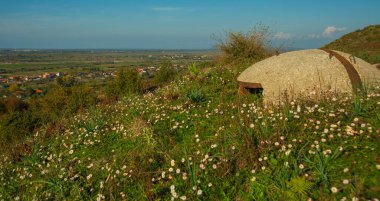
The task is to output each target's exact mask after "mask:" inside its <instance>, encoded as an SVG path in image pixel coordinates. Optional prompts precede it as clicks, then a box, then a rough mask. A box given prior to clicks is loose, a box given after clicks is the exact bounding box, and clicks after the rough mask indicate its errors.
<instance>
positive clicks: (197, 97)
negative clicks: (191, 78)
mask: <svg viewBox="0 0 380 201" xmlns="http://www.w3.org/2000/svg"><path fill="white" fill-rule="evenodd" d="M186 96H187V98H189V99H190V100H191V101H193V102H194V103H201V102H205V101H206V96H205V95H204V94H203V93H202V91H200V90H192V91H190V92H188V93H187V94H186Z"/></svg>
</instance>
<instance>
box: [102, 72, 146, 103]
mask: <svg viewBox="0 0 380 201" xmlns="http://www.w3.org/2000/svg"><path fill="white" fill-rule="evenodd" d="M141 92H142V80H141V77H140V75H139V74H138V72H137V71H136V70H135V69H127V70H124V69H120V70H119V71H118V72H117V75H116V78H115V80H114V81H113V82H111V83H110V84H109V85H108V86H107V89H106V93H107V95H108V97H115V98H117V97H119V96H121V95H129V94H138V93H141Z"/></svg>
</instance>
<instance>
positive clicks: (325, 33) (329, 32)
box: [322, 26, 346, 37]
mask: <svg viewBox="0 0 380 201" xmlns="http://www.w3.org/2000/svg"><path fill="white" fill-rule="evenodd" d="M344 30H346V27H334V26H328V27H326V28H325V30H324V31H323V33H322V35H323V36H325V37H328V36H331V35H332V34H333V33H335V32H340V31H344Z"/></svg>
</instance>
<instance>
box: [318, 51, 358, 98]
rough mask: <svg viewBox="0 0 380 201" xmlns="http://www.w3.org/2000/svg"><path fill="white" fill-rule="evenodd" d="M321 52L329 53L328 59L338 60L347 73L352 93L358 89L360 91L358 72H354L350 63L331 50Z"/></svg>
mask: <svg viewBox="0 0 380 201" xmlns="http://www.w3.org/2000/svg"><path fill="white" fill-rule="evenodd" d="M322 50H323V51H325V52H327V53H329V55H330V59H331V58H332V57H333V56H334V57H335V58H337V59H338V61H340V63H342V65H343V66H344V68H345V69H346V71H347V74H348V77H349V78H350V81H351V85H352V89H353V90H354V92H357V91H358V89H362V80H361V78H360V76H359V73H358V71H356V69H355V67H354V66H353V65H352V64H351V62H350V61H348V60H347V59H346V58H345V57H344V56H342V55H340V54H338V53H337V52H334V51H332V50H328V49H322Z"/></svg>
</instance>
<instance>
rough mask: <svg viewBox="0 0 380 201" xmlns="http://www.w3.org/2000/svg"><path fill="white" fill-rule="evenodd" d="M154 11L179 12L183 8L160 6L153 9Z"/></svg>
mask: <svg viewBox="0 0 380 201" xmlns="http://www.w3.org/2000/svg"><path fill="white" fill-rule="evenodd" d="M151 9H152V10H154V11H177V10H182V8H181V7H165V6H163V7H161V6H158V7H152V8H151Z"/></svg>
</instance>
